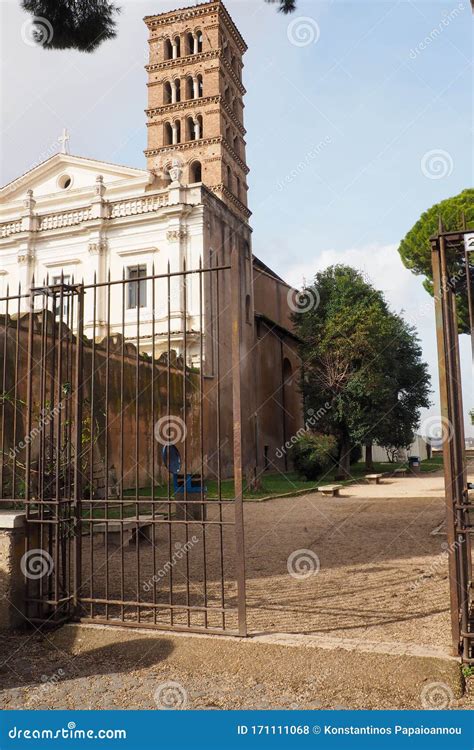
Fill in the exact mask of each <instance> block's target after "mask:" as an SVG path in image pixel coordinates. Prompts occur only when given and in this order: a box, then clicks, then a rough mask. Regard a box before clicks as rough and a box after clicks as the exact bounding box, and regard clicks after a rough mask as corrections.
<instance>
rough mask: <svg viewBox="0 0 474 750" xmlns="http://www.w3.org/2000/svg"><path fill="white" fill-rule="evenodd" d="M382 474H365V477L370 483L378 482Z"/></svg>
mask: <svg viewBox="0 0 474 750" xmlns="http://www.w3.org/2000/svg"><path fill="white" fill-rule="evenodd" d="M382 477H383V474H366V475H365V478H366V479H367V481H368V482H369V483H370V484H380V480H381V479H382Z"/></svg>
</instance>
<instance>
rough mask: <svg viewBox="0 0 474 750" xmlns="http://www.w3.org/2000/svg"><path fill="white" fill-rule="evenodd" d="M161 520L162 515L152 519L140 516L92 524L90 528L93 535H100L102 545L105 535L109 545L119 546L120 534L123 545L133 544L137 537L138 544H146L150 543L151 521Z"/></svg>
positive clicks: (151, 539) (151, 535) (151, 536)
mask: <svg viewBox="0 0 474 750" xmlns="http://www.w3.org/2000/svg"><path fill="white" fill-rule="evenodd" d="M163 519H164V515H162V514H160V515H155V518H154V519H153V517H152V516H141V517H140V518H138V519H136V518H124V520H123V521H121V520H119V519H113V520H112V519H111V520H109V521H107V522H105V521H104V522H102V523H94V524H93V527H92V528H93V533H94V534H100V535H101V537H102V539H101V541H102V543H103V544H105V537H106V535H107V540H108V543H109V544H114V545H120V544H121V541H122V533H123V543H124V545H125V544H135V543H136V541H137V536H138V541H139V542H140V541H145V540H146V541H147V542H152V541H153V533H152V527H153V520H155V521H162V520H163ZM122 529H123V532H122Z"/></svg>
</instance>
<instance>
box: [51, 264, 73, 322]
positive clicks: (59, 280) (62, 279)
mask: <svg viewBox="0 0 474 750" xmlns="http://www.w3.org/2000/svg"><path fill="white" fill-rule="evenodd" d="M52 283H53V286H60V285H61V284H64V285H67V284H70V283H71V277H70V275H69V274H60V275H59V276H53V278H52ZM68 313H69V297H68V296H67V295H66V294H65V293H64V292H63V305H62V313H61V297H60V292H58V294H56V296H55V300H54V317H55V318H56V320H59V319H60V318H61V319H62V321H63V322H64V323H66V324H67V322H68V317H69V316H68Z"/></svg>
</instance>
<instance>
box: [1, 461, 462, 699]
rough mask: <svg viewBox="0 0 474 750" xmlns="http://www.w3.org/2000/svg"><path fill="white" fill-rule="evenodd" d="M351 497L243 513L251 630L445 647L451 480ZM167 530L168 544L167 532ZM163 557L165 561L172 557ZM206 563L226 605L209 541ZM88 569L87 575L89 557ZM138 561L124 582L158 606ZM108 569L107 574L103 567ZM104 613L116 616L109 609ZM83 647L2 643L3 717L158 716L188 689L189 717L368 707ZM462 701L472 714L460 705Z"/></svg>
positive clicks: (113, 575)
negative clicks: (170, 687)
mask: <svg viewBox="0 0 474 750" xmlns="http://www.w3.org/2000/svg"><path fill="white" fill-rule="evenodd" d="M343 495H344V496H343V497H341V498H334V499H331V498H322V497H321V496H320V495H318V494H310V495H307V496H299V497H295V498H285V499H280V500H272V501H269V502H264V503H246V505H245V524H246V561H247V597H248V621H249V627H250V630H251V632H252V633H303V634H316V635H327V636H330V637H331V638H336V637H339V638H343V639H344V638H350V639H355V640H356V641H357V640H360V641H370V642H381V641H382V642H388V643H393V642H395V641H396V642H399V643H410V644H419V645H429V646H436V647H439V648H441V649H446V650H448V649H449V645H450V634H449V609H448V577H447V575H448V574H447V552H446V537H445V536H444V535H443V534H439V533H438V534H432V531H433V530H434V529H435V528H436V527H438V526H439V525H440V524H441V523H442V521H443V517H444V506H443V502H444V501H443V488H442V478H441V477H440V476H433V475H429V476H428V477H422V478H420V479H410V478H407V479H397V480H387V481H386V482H385V483H384V484H382V485H379V486H366V485H358V486H351V487H349V488H346V489H345V490H344V492H343ZM160 533H163V534H164V533H165V527H163V531H162V532H161V531H160ZM230 533H231V531H230V528H229V531H228V534H229V535H230ZM196 535H197V539H198V541H197V542H196V545H195V549H193V550H192V551H193V552H195V557H192V555H190V561H188V562H189V563H190V573H191V577H192V582H193V585H192V586H191V594H190V596H191V601H193V597H195V599H196V601H198V600H199V597H200V596H201V590H200V586H202V537H201V536H200V532H199V527H196ZM190 536H191V534H190ZM163 538H164V539H165V537H163ZM214 542H216V540H214ZM183 543H184V537H182V538H176V539H173V549H178V548H179V544H183ZM176 545H178V547H176ZM226 545H227V551H228V554H227V556H226V557H225V560H224V565H225V571H226V574H228V576H229V578H230V576H231V574H232V563H233V553H232V539H231V536H229V538H228V540H227V541H226ZM158 546H159V549H160V550H162V549H163V548H164V547H165V545H164V544H161V546H160V545H158ZM94 549H95V551H94V554H95V555H96V556H98V557H96V563H97V560H100V555H101V554H102V555H103V552H101V550H100V545H99V546H97V543H96V544H95V547H94ZM295 553H297V554H296V555H295ZM160 554H161V552H158V551H157V550H155V555H157V556H158V557H157V560H155V564H156V563H157V561H158V562H159V560H160V557H159V555H160ZM207 554H208V556H209V557H208V563H209V576H208V581H207V587H208V597H209V599H210V600H211V601H215V602H216V603H218V602H219V597H220V586H219V577H220V576H219V574H220V556H219V550H218V545H216V544H213V543H212V538H211V537H210V538H209V539H208V549H207ZM298 555H299V556H298ZM302 555H303V557H302ZM308 555H309V556H308ZM120 557H121V551H120V550H117V549H116V550H115V551H112V557H111V556H109V595H110V594H111V592H112V591H115V592H117V590H119V589H120V577H119V576H118V575H117V570H118V569H117V568H114V564H113V562H112V559H115V560H118V559H120ZM84 559H85V562H84V564H85V565H87V564H88V563H87V554H85V556H84ZM165 559H166V555H165V556H164V557H163V560H165ZM199 560H201V563H199ZM140 561H141V562H140V565H141V567H140V575H139V576H137V568H136V557H135V548H133V547H127V548H126V549H125V550H124V567H125V576H124V585H125V588H126V593H127V594H128V595H129V596H130V597H132V598H133V594H134V592H135V591H136V586H137V581H138V583H139V586H140V595H141V596H142V597H145V596H151V594H149V593H148V594H145V593H143V582H146V581H147V580H149V577H150V575H152V574H153V567H152V562H153V560H152V547H151V545H150V544H146V543H143V544H141V545H140ZM289 561H290V562H289ZM301 561H302V562H301ZM308 561H309V562H308ZM102 564H103V565H102V570H103V567H104V565H105V559H104V558H103V557H102ZM289 568H290V570H291V571H292V572H293V575H292V574H290V573H289ZM156 569H157V568H156V567H155V570H156ZM295 571H296V574H295ZM307 573H310V574H308V575H306V574H307ZM101 575H102V578H100V576H99V578H98V580H97V581H96V583H95V593H96V595H97V593H98V592H99V591H100V590H101V587H102V589H103V588H104V586H105V578H104V575H103V573H102V574H101ZM173 575H174V576H175V583H176V596H177V600H178V601H181V602H184V601H185V599H186V586H185V578H184V576H185V575H186V561H185V559H182V560H180V561H178V562H177V563H176V566H175V567H174V569H173ZM225 593H226V601H227V602H230V603H235V586H234V585H233V584H232V583H229V585H228V587H227V588H226V592H225ZM157 597H158V600H159V598H160V597H163V600H166V597H167V590H166V586H165V584H164V582H161V583H160V585H159V586H158V587H157ZM135 612H136V611H135V609H133V608H128V609H127V611H126V616H128V617H130V618H132V617H135V616H136V613H135ZM109 614H115V612H114V611H113V610H112V608H110V612H109ZM229 622H231V620H229ZM144 624H145V623H144ZM217 624H218V623H217ZM66 630H67V629H64V630H63V631H61V632H63V633H65V632H66ZM94 632H98V631H97V630H95V631H94ZM84 633H87V630H84ZM81 638H82V636H81ZM84 639H85V642H84V644H82V645H83V646H84V648H83V647H82V645H81V644H80V643H77V641H76V642H75V643H74V644H72V643H71V644H70V645H68V643H67V637H66V641H64V638H63V641H62V645H60V646H58V642H57V640H56V638H55V637H53V636H51V635H48V634H47V635H46V636H44V637H43V636H40V635H32V634H31V633H30V634H15V635H9V636H7V637H6V638H5V637H4V638H3V641H4V642H3V644H2V646H3V648H2V653H3V654H5V655H6V656H5V657H4V659H3V662H2V663H1V666H0V681H1V682H2V683H3V685H2V687H3V690H2V691H1V693H0V696H1V697H0V704H1V705H2V706H3V707H5V708H23V707H24V708H42V707H55V708H122V707H127V708H154V707H155V706H156V701H155V698H154V692H155V691H156V687H157V685H158V686H159V685H161V684H163V683H166V682H169V681H172V682H173V681H175V682H178V683H179V684H182V685H185V690H186V701H187V706H188V707H190V708H211V709H212V708H215V709H219V708H252V707H254V708H255V707H257V708H258V707H261V708H269V707H273V708H318V707H322V708H335V707H338V706H340V705H341V704H342V705H346V706H348V705H350V706H351V707H359V708H360V707H363V705H360V703H359V704H358V702H357V691H354V695H353V700H352V702H351V703H350V704H349V702H348V701H347V700H346V701H345V702H344V703H343V702H342V700H341V697H340V696H338V691H337V689H335V690H334V691H330V693H326V694H324V695H320V694H318V693H317V691H315V687H314V684H308V681H303V682H302V683H301V684H297V683H293V684H291V685H289V684H285V683H284V682H282V683H279V684H275V683H268V682H266V681H265V680H264V679H263V680H262V679H259V680H256V679H255V678H254V677H252V676H250V675H249V676H243V675H242V674H239V670H238V669H231V668H229V669H228V668H227V665H222V670H221V671H220V673H219V674H217V673H215V674H212V675H209V674H205V673H202V672H201V670H200V669H199V668H196V665H193V664H190V666H189V669H186V668H184V667H182V666H179V667H178V668H177V667H176V666H173V667H172V668H171V667H170V665H169V664H168V663H167V660H166V653H165V652H163V646H162V647H161V651H160V653H159V655H157V654H156V653H154V651H153V647H152V646H150V649H149V650H148V651H144V650H143V645H142V644H141V642H140V641H139V640H138V639H137V642H136V644H135V648H134V647H133V643H134V642H133V643H132V645H130V643H127V644H126V645H125V644H121V643H115V644H113V643H112V644H108V645H106V646H104V647H103V648H92V649H91V648H90V647H88V646H87V643H86V641H87V635H84ZM165 651H166V649H165ZM458 704H459V705H465V703H464V701H463V702H461V703H456V705H458ZM382 705H383V704H382ZM366 707H373V708H376V707H380V705H379V706H377V705H375V704H374V705H366ZM400 707H403V706H400Z"/></svg>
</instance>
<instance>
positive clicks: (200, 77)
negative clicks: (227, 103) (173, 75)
mask: <svg viewBox="0 0 474 750" xmlns="http://www.w3.org/2000/svg"><path fill="white" fill-rule="evenodd" d="M197 85H198V97H199V98H201V97H202V96H203V84H202V76H201V75H198V77H197Z"/></svg>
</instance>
